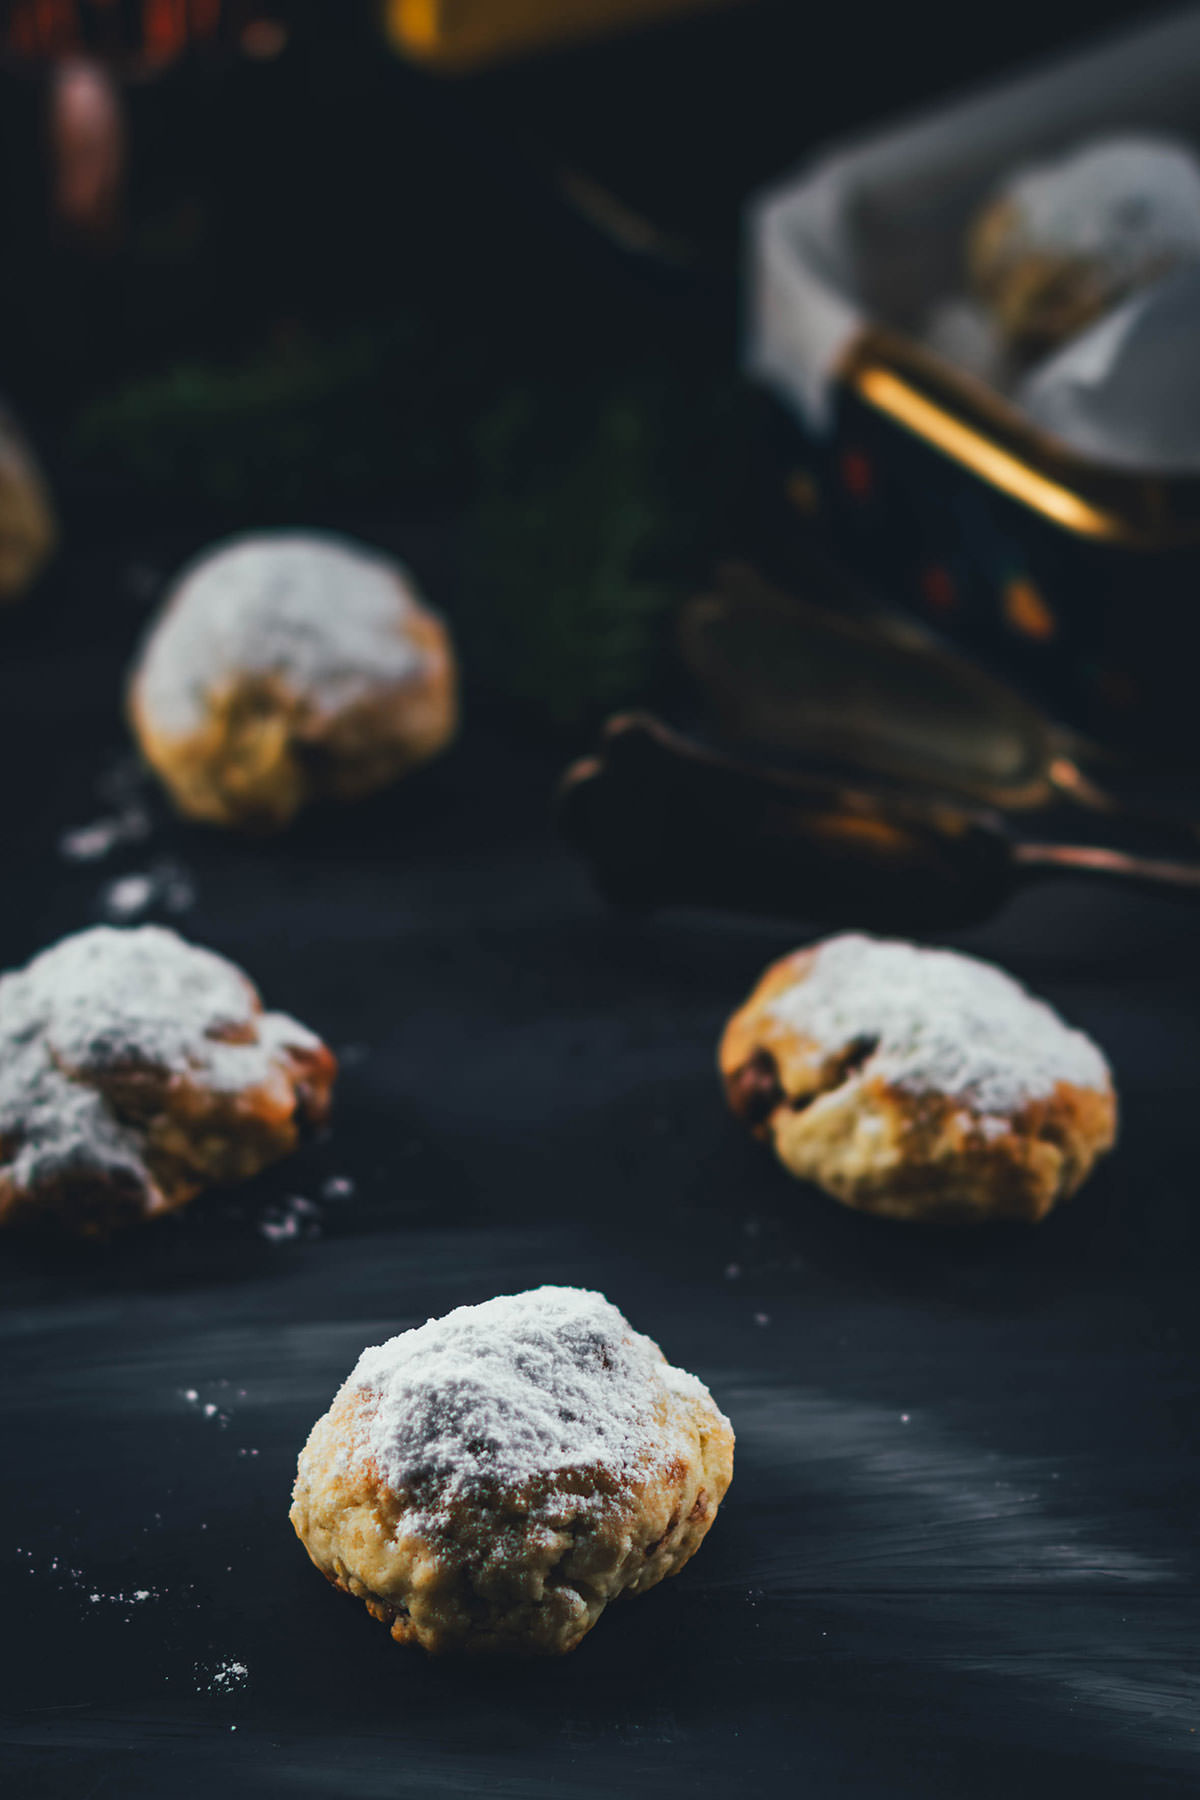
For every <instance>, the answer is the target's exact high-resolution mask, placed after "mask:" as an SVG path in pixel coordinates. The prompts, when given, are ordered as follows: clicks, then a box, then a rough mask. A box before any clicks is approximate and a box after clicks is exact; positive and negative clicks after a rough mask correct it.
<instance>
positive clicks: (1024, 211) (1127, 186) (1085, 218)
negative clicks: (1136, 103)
mask: <svg viewBox="0 0 1200 1800" xmlns="http://www.w3.org/2000/svg"><path fill="white" fill-rule="evenodd" d="M1003 197H1004V199H1005V200H1006V201H1008V202H1009V203H1010V204H1011V205H1012V206H1013V208H1014V209H1015V216H1014V226H1015V234H1016V240H1015V242H1014V243H1013V245H1012V247H1011V252H1012V254H1013V255H1022V254H1024V253H1026V252H1035V253H1036V252H1042V251H1046V252H1050V253H1053V254H1056V255H1061V254H1064V253H1066V254H1069V255H1074V256H1079V257H1081V258H1086V259H1087V260H1088V261H1089V262H1094V263H1096V264H1098V265H1099V267H1100V268H1101V269H1102V270H1103V271H1104V274H1105V276H1106V278H1107V280H1108V281H1109V282H1110V283H1111V284H1112V286H1113V287H1114V289H1121V290H1124V289H1126V288H1128V287H1131V286H1134V285H1136V284H1137V283H1139V282H1142V281H1146V280H1150V279H1153V278H1154V277H1155V276H1156V275H1159V274H1165V273H1166V272H1167V270H1168V269H1171V268H1175V267H1177V266H1179V265H1180V264H1181V263H1184V262H1192V261H1196V260H1197V259H1200V161H1198V160H1197V158H1196V156H1195V155H1194V154H1193V153H1192V151H1191V150H1190V149H1189V148H1188V147H1187V146H1186V145H1185V144H1181V143H1177V142H1175V141H1173V140H1171V139H1169V138H1156V137H1151V136H1144V137H1143V136H1134V135H1131V136H1126V137H1112V138H1102V139H1099V140H1097V141H1096V142H1094V143H1089V144H1085V145H1083V146H1082V147H1081V148H1080V149H1077V150H1075V151H1073V152H1071V154H1069V155H1067V156H1064V157H1062V158H1061V159H1059V160H1058V161H1056V162H1052V163H1039V164H1037V165H1036V166H1034V167H1031V168H1029V169H1026V170H1023V171H1020V172H1018V174H1017V175H1016V176H1015V177H1014V179H1013V180H1012V181H1011V182H1009V183H1007V184H1006V185H1005V187H1004V189H1003Z"/></svg>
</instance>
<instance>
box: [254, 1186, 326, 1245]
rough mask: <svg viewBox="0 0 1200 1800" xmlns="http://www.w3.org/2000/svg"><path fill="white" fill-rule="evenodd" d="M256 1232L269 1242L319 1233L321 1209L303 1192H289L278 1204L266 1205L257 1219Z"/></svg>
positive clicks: (289, 1241) (307, 1236)
mask: <svg viewBox="0 0 1200 1800" xmlns="http://www.w3.org/2000/svg"><path fill="white" fill-rule="evenodd" d="M258 1234H259V1236H260V1237H264V1238H266V1240H267V1242H268V1243H269V1244H288V1243H292V1242H294V1241H295V1239H296V1238H302V1237H305V1238H314V1237H320V1235H321V1211H320V1208H319V1207H317V1206H314V1205H313V1202H312V1201H311V1200H306V1199H305V1198H304V1196H303V1194H290V1195H289V1196H288V1198H287V1199H286V1200H284V1201H282V1202H280V1203H279V1204H278V1205H275V1206H268V1207H267V1208H266V1209H265V1211H264V1212H263V1215H262V1217H261V1218H260V1219H259V1221H258Z"/></svg>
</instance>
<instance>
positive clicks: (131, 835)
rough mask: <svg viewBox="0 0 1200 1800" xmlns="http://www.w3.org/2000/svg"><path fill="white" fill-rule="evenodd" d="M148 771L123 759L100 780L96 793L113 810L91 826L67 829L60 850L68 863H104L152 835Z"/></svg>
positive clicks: (60, 841) (90, 824) (92, 822)
mask: <svg viewBox="0 0 1200 1800" xmlns="http://www.w3.org/2000/svg"><path fill="white" fill-rule="evenodd" d="M145 779H146V778H145V772H144V770H143V769H142V768H141V765H140V764H138V763H136V762H130V761H129V760H128V759H127V758H122V759H121V761H120V762H118V763H116V764H114V765H113V766H112V767H111V768H109V769H107V770H106V771H105V772H104V773H103V774H102V775H101V776H100V778H99V780H98V781H97V782H96V793H97V795H98V797H99V798H100V800H101V801H103V802H104V803H105V804H106V805H107V806H108V807H109V808H110V809H111V810H110V811H109V812H107V813H105V814H104V815H102V816H101V817H100V818H98V819H93V820H92V821H91V822H90V823H89V824H87V825H77V826H75V827H73V828H72V829H71V830H69V831H64V832H63V833H62V834H61V835H60V837H59V840H58V853H59V855H60V856H61V857H62V858H63V860H64V861H65V862H77V863H90V862H100V861H102V860H103V858H104V857H106V856H108V855H110V854H111V853H112V851H114V850H116V849H117V848H118V847H119V846H120V845H122V844H140V843H141V842H142V841H143V839H145V838H147V837H149V835H150V813H149V811H148V809H147V807H146V804H145V800H144V790H145Z"/></svg>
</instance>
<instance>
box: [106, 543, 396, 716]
mask: <svg viewBox="0 0 1200 1800" xmlns="http://www.w3.org/2000/svg"><path fill="white" fill-rule="evenodd" d="M417 607H418V600H417V595H416V593H415V590H414V588H413V586H412V583H411V581H410V579H409V577H408V575H407V573H406V572H405V570H404V569H402V568H401V566H400V565H399V563H397V562H395V561H393V560H392V559H391V558H390V557H387V556H384V555H382V554H381V553H379V552H378V551H374V550H370V549H368V548H366V547H365V546H363V545H360V544H356V543H353V542H352V541H351V540H350V539H348V538H341V537H336V536H327V535H324V534H319V533H310V532H282V531H281V532H267V533H262V534H258V535H254V536H247V537H238V538H231V539H230V540H229V541H228V542H226V543H223V544H218V545H217V546H216V547H215V548H214V549H211V550H207V551H205V552H204V553H203V555H201V556H199V557H197V559H196V560H195V561H194V562H193V563H191V564H190V565H189V566H188V567H187V568H186V569H185V570H184V571H183V573H182V575H180V576H179V578H178V579H177V581H176V583H175V585H174V587H173V589H172V591H171V593H170V595H169V597H168V599H167V602H166V605H165V607H164V609H163V611H162V612H161V613H160V615H159V617H158V619H157V620H156V622H155V624H154V625H153V627H152V628H151V631H150V634H149V636H148V637H147V639H146V642H145V645H144V647H143V649H142V653H141V658H140V661H139V665H138V668H137V671H136V674H135V682H136V686H137V691H138V698H139V701H140V704H141V705H142V706H143V707H144V708H145V710H146V712H147V714H148V715H149V717H150V718H151V719H152V720H153V722H154V724H155V726H156V728H157V729H158V730H159V731H162V732H165V733H168V734H178V735H180V736H182V735H185V734H186V733H188V732H190V731H194V730H196V729H198V728H199V727H200V726H201V725H203V723H204V721H205V718H206V716H207V713H208V710H209V704H210V700H211V698H212V697H213V696H215V695H219V694H220V693H222V692H223V691H225V690H226V689H228V687H229V685H230V684H231V682H234V681H235V680H237V679H238V678H239V677H244V676H247V675H251V676H274V677H277V678H278V679H279V680H280V681H281V682H283V683H284V684H285V685H286V686H287V687H288V688H289V689H291V691H292V692H293V693H294V694H296V695H297V697H298V698H300V699H302V700H303V701H305V702H307V703H308V705H309V706H310V707H311V709H312V710H313V712H314V714H315V715H317V716H324V715H330V714H333V713H336V712H339V711H341V710H342V709H343V708H345V707H347V706H350V705H352V704H354V703H355V702H356V701H358V700H361V699H362V698H363V697H364V696H366V695H368V694H371V693H373V692H376V691H378V690H379V689H380V688H381V687H386V686H388V685H390V684H393V683H396V682H404V681H408V680H411V679H412V678H413V677H414V676H416V675H418V674H419V673H420V672H421V671H422V670H423V668H424V665H425V654H424V652H423V651H422V650H421V649H420V648H419V646H418V645H417V644H416V643H415V642H414V640H413V638H412V636H411V634H410V631H409V630H408V628H407V627H408V625H409V624H410V622H411V621H412V619H413V618H414V616H415V614H416V611H417Z"/></svg>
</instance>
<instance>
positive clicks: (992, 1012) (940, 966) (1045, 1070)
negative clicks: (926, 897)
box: [767, 933, 1111, 1115]
mask: <svg viewBox="0 0 1200 1800" xmlns="http://www.w3.org/2000/svg"><path fill="white" fill-rule="evenodd" d="M767 1010H768V1011H769V1012H770V1014H771V1015H772V1016H773V1017H774V1018H775V1019H777V1020H778V1021H779V1022H780V1023H781V1024H783V1025H786V1026H787V1027H788V1028H789V1029H790V1030H792V1031H794V1032H796V1033H797V1034H798V1035H799V1036H801V1037H804V1038H808V1039H810V1040H812V1042H814V1043H815V1044H816V1045H817V1046H818V1048H819V1049H820V1050H822V1051H823V1052H826V1053H828V1054H834V1053H836V1052H839V1051H844V1050H845V1049H847V1048H848V1047H850V1046H851V1045H854V1044H859V1045H863V1044H865V1045H868V1046H872V1048H871V1049H870V1054H869V1055H867V1056H866V1058H865V1060H864V1061H863V1063H862V1065H861V1067H860V1068H859V1070H858V1072H857V1074H856V1075H855V1076H854V1077H853V1079H855V1080H858V1081H861V1082H868V1081H872V1080H882V1081H884V1082H886V1083H887V1084H888V1085H889V1086H892V1087H895V1088H900V1089H903V1090H905V1091H906V1092H909V1093H937V1094H944V1095H946V1096H947V1097H948V1098H951V1099H955V1100H959V1101H961V1102H962V1103H963V1104H964V1105H965V1106H966V1107H968V1108H969V1109H970V1111H971V1112H972V1113H974V1114H977V1115H1004V1114H1010V1113H1013V1112H1016V1111H1018V1110H1019V1109H1020V1108H1021V1107H1022V1106H1025V1105H1028V1104H1029V1103H1030V1102H1031V1101H1034V1100H1038V1099H1044V1098H1046V1097H1047V1096H1048V1095H1050V1094H1052V1093H1053V1092H1054V1089H1055V1087H1056V1086H1057V1085H1058V1083H1059V1082H1068V1083H1070V1084H1071V1085H1072V1086H1075V1087H1080V1088H1088V1089H1094V1090H1097V1091H1100V1092H1105V1091H1107V1090H1108V1088H1109V1087H1110V1085H1111V1077H1110V1074H1109V1069H1108V1064H1107V1063H1106V1062H1105V1060H1104V1057H1103V1056H1102V1055H1101V1053H1100V1051H1099V1050H1098V1049H1097V1048H1096V1045H1095V1044H1094V1043H1093V1042H1092V1040H1091V1039H1090V1038H1089V1037H1087V1036H1086V1035H1085V1034H1084V1033H1083V1032H1082V1031H1074V1030H1072V1029H1071V1028H1070V1027H1069V1026H1068V1025H1065V1024H1064V1023H1063V1021H1062V1020H1061V1019H1060V1018H1059V1016H1058V1014H1057V1013H1056V1012H1054V1010H1053V1009H1052V1008H1051V1007H1049V1006H1047V1005H1046V1003H1045V1002H1044V1001H1042V1000H1035V999H1034V998H1033V996H1032V995H1031V994H1028V993H1027V992H1026V991H1025V989H1024V988H1023V987H1021V986H1020V984H1019V983H1018V982H1016V981H1014V980H1013V979H1012V977H1011V976H1010V975H1006V974H1005V973H1004V972H1003V970H1001V969H997V968H995V967H993V965H992V964H991V963H985V962H980V961H978V960H977V959H976V958H975V957H973V956H963V955H961V954H959V953H958V952H956V951H952V950H925V949H922V948H921V947H919V946H918V945H916V944H908V943H903V942H899V941H890V940H887V939H881V938H871V937H866V936H864V935H860V934H858V933H847V934H846V935H844V936H841V937H835V938H829V939H827V940H826V942H825V943H823V944H819V945H818V946H817V947H816V949H815V951H814V952H813V953H812V955H811V961H809V962H808V964H807V972H805V968H804V965H803V964H801V966H800V967H799V968H798V969H797V979H796V981H795V982H794V984H793V985H792V986H791V987H788V988H785V989H784V990H783V991H782V992H780V993H778V994H776V995H775V996H774V997H773V999H772V1000H771V1001H770V1003H769V1006H768V1009H767Z"/></svg>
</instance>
